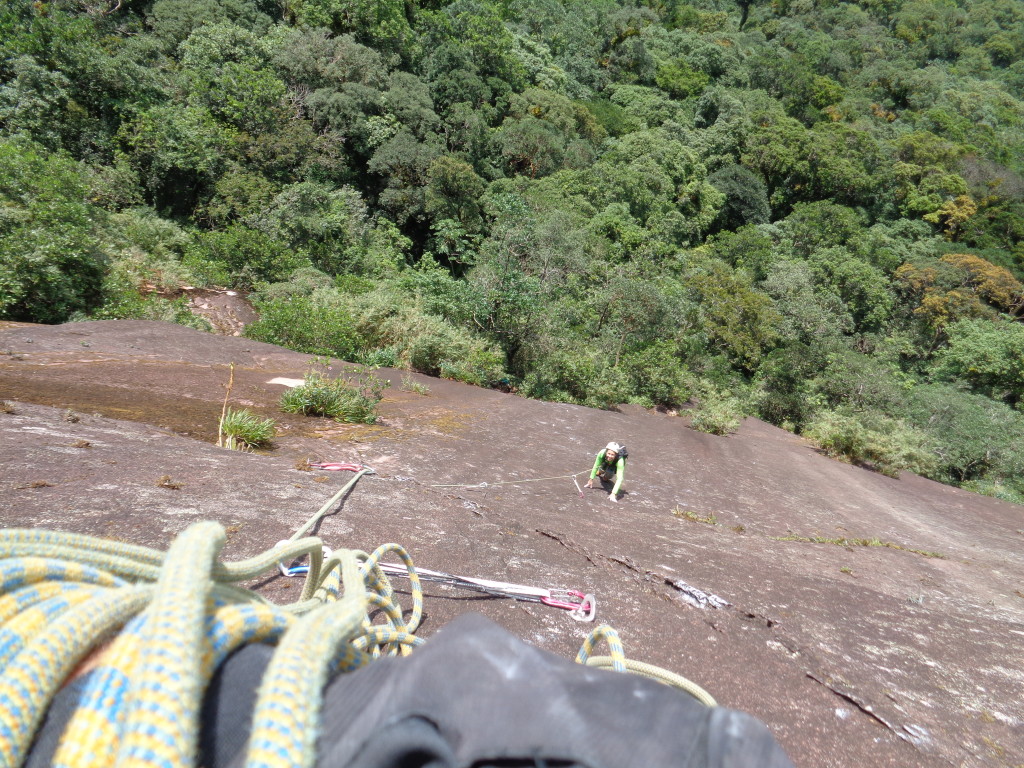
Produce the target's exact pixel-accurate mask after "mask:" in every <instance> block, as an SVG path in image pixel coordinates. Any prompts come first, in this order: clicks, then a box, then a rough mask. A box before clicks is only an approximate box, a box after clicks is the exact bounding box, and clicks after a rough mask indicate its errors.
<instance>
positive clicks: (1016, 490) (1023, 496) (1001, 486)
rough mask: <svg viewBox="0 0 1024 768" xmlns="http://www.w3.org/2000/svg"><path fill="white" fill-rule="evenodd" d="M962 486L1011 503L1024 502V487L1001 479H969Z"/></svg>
mask: <svg viewBox="0 0 1024 768" xmlns="http://www.w3.org/2000/svg"><path fill="white" fill-rule="evenodd" d="M961 487H962V488H965V489H967V490H968V491H973V492H974V493H980V494H981V495H982V496H991V497H992V498H994V499H1000V500H1002V501H1008V502H1010V503H1011V504H1024V487H1017V486H1013V485H1009V484H1007V483H1004V482H1001V481H999V480H988V479H986V480H969V481H968V482H966V483H964V484H963V485H962V486H961Z"/></svg>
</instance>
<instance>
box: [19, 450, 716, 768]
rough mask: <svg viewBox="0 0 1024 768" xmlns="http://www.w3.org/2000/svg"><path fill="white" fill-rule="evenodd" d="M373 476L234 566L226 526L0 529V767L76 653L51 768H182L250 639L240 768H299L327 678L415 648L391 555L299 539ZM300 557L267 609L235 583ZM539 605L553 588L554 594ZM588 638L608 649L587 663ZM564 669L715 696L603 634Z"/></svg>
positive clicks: (22, 745)
mask: <svg viewBox="0 0 1024 768" xmlns="http://www.w3.org/2000/svg"><path fill="white" fill-rule="evenodd" d="M372 471H373V470H372V469H370V468H368V467H362V468H360V469H359V470H356V472H357V474H356V477H355V478H353V480H352V481H351V482H350V483H348V484H346V486H345V487H344V488H343V489H342V490H341V491H339V492H338V493H337V494H335V496H334V497H332V499H331V500H330V501H329V502H328V503H327V504H325V505H324V506H323V507H322V508H321V509H320V510H319V511H318V512H317V513H316V514H315V515H314V516H313V517H312V518H311V519H310V520H309V521H308V522H307V523H306V524H305V525H304V526H303V527H302V528H300V529H299V530H298V531H297V532H296V533H295V535H293V536H292V537H291V538H290V539H288V540H287V541H285V542H281V543H280V544H279V545H278V546H275V547H274V548H271V549H270V550H267V551H265V552H263V553H261V554H258V555H256V556H254V557H251V558H248V559H246V560H242V561H238V562H223V561H222V560H221V559H220V553H221V550H222V548H223V547H224V544H225V541H226V538H227V537H226V533H225V531H224V528H223V527H222V526H221V525H220V524H219V523H216V522H209V521H208V522H201V523H196V524H194V525H192V526H190V527H189V528H187V529H186V530H185V531H184V532H183V533H181V534H179V535H178V536H177V538H175V539H174V541H173V542H172V543H171V545H170V547H169V548H168V550H167V551H166V552H161V551H159V550H154V549H150V548H148V547H142V546H137V545H132V544H125V543H122V542H116V541H110V540H106V539H99V538H95V537H92V536H85V535H81V534H72V533H62V532H54V531H45V530H38V529H31V530H25V529H10V530H0V768H17V766H21V765H22V764H23V763H24V761H25V759H26V757H27V755H28V751H29V748H30V746H31V744H32V740H33V737H34V735H35V733H36V731H37V730H38V728H39V726H40V724H41V723H42V721H43V719H44V717H45V715H46V712H47V708H48V707H49V705H50V703H51V702H52V701H53V698H54V696H55V695H56V693H57V691H58V690H59V689H60V688H61V687H62V686H63V685H64V684H65V683H66V682H67V681H68V680H69V678H70V677H72V676H73V673H74V671H75V669H76V667H77V666H78V665H79V664H80V663H81V662H82V661H84V660H85V659H86V658H87V657H90V655H92V658H90V659H89V661H90V663H91V664H92V667H91V669H90V671H89V673H88V675H87V676H86V677H84V678H83V690H82V692H81V694H80V697H79V700H78V706H77V708H76V709H75V711H74V712H73V713H72V714H71V715H70V720H69V722H68V724H67V726H66V727H65V728H64V730H63V735H62V736H61V739H60V742H59V744H58V746H57V748H56V753H55V754H54V757H53V761H52V762H53V765H57V766H72V765H85V764H87V763H88V764H89V765H94V764H95V765H101V764H102V765H108V764H109V765H114V764H117V765H130V766H133V768H157V766H161V767H164V766H174V767H175V768H178V767H179V766H180V767H182V768H186V767H187V766H192V765H194V764H195V759H196V751H197V744H198V739H199V718H200V712H201V708H202V702H203V694H204V692H205V691H206V690H207V688H208V687H209V684H210V680H211V678H212V676H213V674H214V672H215V671H216V670H217V668H218V666H219V665H220V664H221V662H223V661H224V660H225V659H226V658H227V656H228V655H229V654H230V653H231V652H232V651H234V650H236V649H238V648H239V647H241V646H244V645H247V644H250V643H258V642H264V643H271V644H273V645H276V650H275V651H274V653H273V655H272V657H271V659H270V662H269V664H268V666H267V668H266V671H265V672H264V674H263V678H262V682H261V683H260V687H259V690H258V692H257V696H256V704H255V708H254V710H253V713H252V720H251V723H252V726H251V732H250V736H249V742H248V746H247V754H246V759H245V765H246V766H252V767H256V766H259V767H260V768H279V767H280V768H285V766H289V767H290V766H297V767H301V768H304V767H305V766H311V765H313V763H314V761H315V759H316V743H317V736H318V733H319V723H320V719H321V718H320V710H321V706H322V704H323V699H322V695H323V690H324V685H325V683H326V681H327V679H328V676H329V675H330V674H336V673H345V672H348V671H351V670H354V669H357V668H359V667H362V666H364V665H366V664H368V663H371V662H372V661H373V660H374V659H375V658H377V657H379V656H383V655H386V656H394V655H398V654H401V655H407V654H408V653H410V652H411V651H412V650H413V649H414V648H416V647H417V646H419V645H420V644H422V643H423V642H424V641H423V639H422V638H419V637H417V636H416V635H415V632H416V630H417V629H418V628H419V625H420V621H421V619H422V616H423V597H422V587H421V584H420V577H419V575H418V574H417V570H416V568H415V567H414V565H413V562H412V558H411V557H410V556H409V554H408V553H407V552H406V551H405V549H403V548H402V547H401V546H400V545H398V544H384V545H382V546H380V547H378V548H377V549H376V550H374V551H373V552H372V553H371V554H367V553H365V552H361V551H358V550H348V549H342V550H337V551H334V552H330V551H326V552H325V550H324V546H323V542H322V541H321V540H320V539H319V538H316V537H304V536H303V534H304V533H305V532H306V531H308V530H309V529H310V528H312V527H313V526H314V525H315V524H316V522H317V521H319V520H320V519H321V518H322V517H323V515H325V514H326V513H327V511H328V510H329V509H330V508H331V506H332V505H333V504H334V502H335V501H337V500H338V499H339V498H341V497H342V496H343V495H344V493H346V492H347V491H348V490H349V489H350V488H351V486H352V484H354V483H355V482H356V481H357V480H358V479H359V478H360V477H361V476H362V475H363V474H367V473H370V472H372ZM386 556H391V557H397V558H398V559H399V560H400V561H401V562H402V564H403V566H404V569H405V575H406V576H407V578H408V579H409V581H410V589H409V591H410V593H411V595H412V602H413V606H412V611H411V612H407V611H403V609H402V607H401V606H400V605H399V604H398V602H397V598H396V595H395V592H394V590H393V589H392V587H391V583H390V581H389V579H388V572H389V571H392V575H397V574H396V573H394V572H393V569H396V568H402V566H397V565H391V564H384V563H382V558H384V557H386ZM303 557H308V559H309V560H308V566H307V569H308V570H307V573H306V580H305V582H304V584H303V588H302V591H301V594H300V595H299V598H298V600H297V601H296V602H294V603H291V604H289V605H277V604H274V603H271V602H269V601H268V600H267V599H266V598H264V597H263V596H261V595H259V594H257V593H255V592H253V591H251V590H248V589H244V588H241V587H238V586H236V584H238V583H239V582H244V581H248V580H251V579H256V578H259V577H262V576H264V575H265V574H267V573H268V572H272V571H274V570H275V569H276V568H278V564H279V563H280V562H281V561H286V562H291V561H294V560H297V559H299V558H303ZM571 597H572V598H574V599H576V595H575V594H573V595H571ZM584 597H585V596H584ZM550 599H552V600H559V599H560V595H556V593H555V591H552V592H551V593H550ZM566 602H571V600H566ZM590 605H591V607H592V606H593V601H590ZM406 616H408V618H406ZM375 621H376V622H380V623H374V622H375ZM108 641H109V642H108ZM602 641H604V642H606V643H607V644H608V647H609V650H610V655H609V656H592V655H591V654H592V652H593V650H594V647H595V646H596V645H597V644H598V643H600V642H602ZM105 642H106V643H107V644H106V645H104V643H105ZM94 652H96V653H94ZM576 660H577V661H578V662H580V663H583V664H587V665H591V666H597V667H602V668H607V667H610V668H611V669H614V670H617V671H621V672H625V671H633V672H637V673H639V674H643V675H646V676H648V677H652V678H653V679H656V680H659V681H661V682H663V683H666V684H669V685H674V686H677V687H680V688H682V689H683V690H686V691H688V692H690V693H691V694H693V695H695V696H697V698H699V699H700V700H701V701H704V702H705V703H707V704H709V706H710V705H713V703H714V700H713V699H712V698H711V697H710V696H708V695H707V694H706V693H704V692H703V691H701V692H700V693H701V694H703V695H702V696H698V695H697V693H694V689H695V688H696V686H693V684H692V683H688V681H685V680H684V679H683V678H679V677H678V676H677V675H673V674H672V673H670V672H667V671H665V670H660V669H658V668H657V667H650V666H648V665H641V664H637V663H635V662H631V661H629V660H627V659H626V658H625V654H624V652H623V649H622V645H621V643H620V642H619V638H618V635H617V634H616V633H615V631H614V630H613V629H611V628H610V627H608V626H599V627H597V628H595V629H594V630H593V631H592V632H591V633H590V634H589V635H588V637H587V638H586V640H585V641H584V643H583V647H582V648H581V649H580V653H579V655H578V656H577V659H576ZM683 683H688V685H684V684H683ZM697 690H698V691H699V689H697Z"/></svg>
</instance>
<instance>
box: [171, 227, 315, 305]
mask: <svg viewBox="0 0 1024 768" xmlns="http://www.w3.org/2000/svg"><path fill="white" fill-rule="evenodd" d="M183 261H184V263H185V264H186V265H187V266H189V267H190V268H191V269H192V271H193V272H194V273H196V274H198V275H201V276H203V277H204V278H205V280H204V281H203V282H205V283H206V284H213V285H223V286H227V287H230V288H242V289H248V288H253V287H255V286H256V285H257V284H258V283H263V282H274V281H279V280H284V279H285V278H286V277H287V276H288V275H290V274H292V273H293V272H294V271H295V270H296V269H299V268H302V267H309V266H310V261H309V257H308V256H306V255H305V254H303V253H301V252H296V251H293V250H292V249H290V248H289V247H288V246H287V245H286V244H284V243H282V242H281V241H279V240H275V239H273V238H272V237H269V236H268V235H265V234H264V233H262V232H259V231H257V230H255V229H249V228H248V227H244V226H241V225H238V224H236V225H233V226H231V227H229V228H228V229H227V230H225V231H223V232H203V233H201V234H199V235H198V236H197V237H196V239H195V242H193V243H192V245H191V246H190V247H189V249H188V252H187V253H186V254H185V258H184V260H183Z"/></svg>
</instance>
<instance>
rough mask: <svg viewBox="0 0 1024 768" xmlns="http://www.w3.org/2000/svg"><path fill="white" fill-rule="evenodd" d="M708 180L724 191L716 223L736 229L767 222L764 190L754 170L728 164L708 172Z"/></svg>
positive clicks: (766, 195)
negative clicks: (709, 173)
mask: <svg viewBox="0 0 1024 768" xmlns="http://www.w3.org/2000/svg"><path fill="white" fill-rule="evenodd" d="M708 182H709V183H710V184H711V185H712V186H713V187H714V188H715V189H717V190H718V191H719V192H721V193H722V194H723V195H725V204H724V205H723V206H722V210H721V211H720V212H719V214H718V219H717V220H716V224H718V225H719V226H721V227H723V228H725V229H737V228H738V227H741V226H743V225H744V224H765V223H767V222H768V216H769V214H770V213H771V209H770V208H769V206H768V192H767V189H766V187H765V185H764V182H763V181H761V179H759V178H758V177H757V175H756V174H754V173H753V172H751V171H749V170H747V169H746V168H744V167H743V166H740V165H728V166H725V167H724V168H720V169H719V170H717V171H715V172H714V173H713V174H711V175H710V176H709V177H708Z"/></svg>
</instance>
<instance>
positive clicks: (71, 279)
mask: <svg viewBox="0 0 1024 768" xmlns="http://www.w3.org/2000/svg"><path fill="white" fill-rule="evenodd" d="M86 191H87V186H86V182H85V180H84V179H83V177H82V174H81V171H80V170H79V168H78V166H77V165H76V164H75V163H74V162H72V161H71V160H69V159H67V158H65V157H62V156H60V155H49V154H48V153H47V152H46V151H45V149H44V148H43V147H41V146H40V145H38V144H35V143H33V142H31V141H28V140H25V139H17V138H16V139H0V210H2V211H3V215H2V217H0V318H4V319H8V320H21V321H27V322H36V323H60V322H64V321H65V320H67V319H68V318H69V317H70V316H71V315H72V313H74V312H84V311H87V310H88V309H90V308H92V307H94V306H96V305H97V304H98V303H99V301H100V288H101V284H102V279H103V270H104V264H105V261H106V254H105V250H104V245H105V244H104V243H103V241H102V239H101V237H100V233H99V225H100V224H101V222H102V220H103V212H102V211H101V210H100V209H97V208H95V207H93V206H91V205H89V204H88V203H87V202H86V201H85V197H86Z"/></svg>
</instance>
